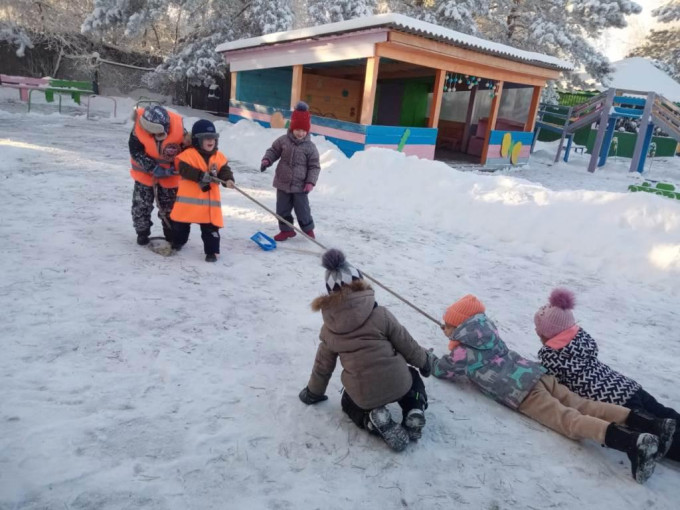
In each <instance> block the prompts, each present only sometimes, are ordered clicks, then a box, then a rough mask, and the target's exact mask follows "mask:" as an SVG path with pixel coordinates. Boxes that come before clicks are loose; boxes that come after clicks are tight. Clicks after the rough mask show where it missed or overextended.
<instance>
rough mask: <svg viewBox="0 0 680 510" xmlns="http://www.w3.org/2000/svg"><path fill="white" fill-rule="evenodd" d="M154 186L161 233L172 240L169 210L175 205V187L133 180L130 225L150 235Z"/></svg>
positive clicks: (141, 232) (140, 232) (139, 231)
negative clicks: (145, 183) (156, 194)
mask: <svg viewBox="0 0 680 510" xmlns="http://www.w3.org/2000/svg"><path fill="white" fill-rule="evenodd" d="M154 188H156V193H158V218H159V219H160V220H161V225H163V235H164V236H165V238H166V239H167V240H168V241H170V242H172V220H171V219H170V211H172V206H173V205H175V198H176V197H177V188H164V187H162V186H160V185H158V184H156V185H154V186H145V185H144V184H141V183H139V182H137V181H135V188H134V191H133V193H132V225H133V226H134V227H135V230H136V231H137V233H138V234H146V235H151V225H153V222H152V221H151V212H152V211H153V206H154V202H155V195H154Z"/></svg>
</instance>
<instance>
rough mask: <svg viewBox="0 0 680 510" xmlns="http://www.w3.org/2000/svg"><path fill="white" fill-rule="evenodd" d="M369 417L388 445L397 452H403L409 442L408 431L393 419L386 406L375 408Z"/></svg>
mask: <svg viewBox="0 0 680 510" xmlns="http://www.w3.org/2000/svg"><path fill="white" fill-rule="evenodd" d="M368 417H369V420H371V423H372V424H373V426H374V427H375V430H376V432H378V434H380V436H381V437H382V438H383V440H384V441H385V443H387V446H389V447H390V448H392V449H393V450H394V451H396V452H401V451H403V450H404V449H405V448H406V446H407V445H408V443H409V436H408V432H406V430H405V429H404V427H402V426H401V425H399V424H398V423H397V422H395V421H394V420H393V419H392V415H391V414H390V412H389V410H388V409H387V408H386V407H379V408H377V409H373V410H372V411H371V412H370V413H369V415H368Z"/></svg>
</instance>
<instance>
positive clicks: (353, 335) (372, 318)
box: [300, 250, 433, 451]
mask: <svg viewBox="0 0 680 510" xmlns="http://www.w3.org/2000/svg"><path fill="white" fill-rule="evenodd" d="M322 264H323V266H324V267H325V268H326V289H327V290H328V295H327V296H326V295H324V296H320V297H318V298H317V299H315V300H314V302H313V303H312V309H313V310H314V311H321V314H322V316H323V322H324V325H323V327H322V328H321V333H320V335H319V338H320V339H321V343H320V344H319V347H318V349H317V352H316V359H315V360H314V368H313V369H312V375H311V377H310V378H309V383H308V384H307V387H306V388H305V389H303V390H302V391H301V392H300V400H302V402H304V403H305V404H307V405H309V404H316V403H317V402H321V401H323V400H327V399H328V397H327V396H325V395H324V394H325V392H326V387H327V386H328V382H329V380H330V378H331V376H332V375H333V371H334V369H335V365H336V363H337V359H338V357H339V358H340V363H341V364H342V368H343V370H342V375H341V379H342V383H343V385H344V387H345V388H344V391H343V394H342V399H341V404H342V410H343V411H344V412H345V413H347V414H348V415H349V417H350V418H351V419H352V421H353V422H354V423H355V424H356V425H357V426H358V427H359V428H362V429H364V428H365V429H368V431H369V432H371V433H376V434H379V435H380V436H381V437H382V438H383V439H384V440H385V442H386V443H387V444H388V445H389V446H390V447H391V448H392V449H394V450H396V451H401V450H403V449H404V448H406V445H407V444H408V443H409V441H412V440H417V439H419V438H420V437H421V435H422V429H423V427H424V426H425V414H424V410H425V409H426V408H427V394H426V393H425V385H424V384H423V381H422V379H421V378H420V376H419V375H418V371H416V370H415V369H414V368H413V367H409V365H413V366H415V367H418V368H419V369H420V373H421V374H422V375H423V377H428V376H429V375H430V367H431V362H430V360H429V358H430V357H432V356H433V355H432V354H431V353H428V351H426V350H425V349H423V348H422V347H421V346H420V345H419V344H418V342H416V341H415V340H414V339H413V338H412V337H411V335H410V334H409V332H408V331H407V330H406V328H404V327H403V326H402V325H401V324H399V322H398V321H397V319H396V318H395V317H394V315H392V314H391V313H390V312H389V311H388V310H387V309H386V308H384V307H382V306H378V304H377V303H376V302H375V293H374V291H373V289H371V287H370V286H369V285H368V284H367V283H366V282H365V281H364V279H363V276H362V274H361V272H360V271H359V270H358V269H356V268H355V267H353V266H352V265H351V264H349V262H347V261H346V260H345V256H344V255H343V253H342V252H341V251H340V250H328V251H327V252H326V253H325V254H324V255H323V259H322ZM395 401H396V402H397V403H398V404H399V405H400V407H401V409H402V415H403V416H402V422H401V424H399V423H396V422H395V421H394V420H393V419H392V415H391V414H390V411H389V410H388V409H387V408H386V407H385V406H386V405H387V404H389V403H391V402H395Z"/></svg>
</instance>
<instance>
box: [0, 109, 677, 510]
mask: <svg viewBox="0 0 680 510" xmlns="http://www.w3.org/2000/svg"><path fill="white" fill-rule="evenodd" d="M55 111H56V109H55V108H54V107H53V106H52V105H50V106H41V105H38V106H37V107H36V112H35V113H34V112H32V113H31V114H30V115H27V114H26V113H25V105H23V104H20V103H10V102H2V103H0V118H1V119H2V122H0V151H2V159H3V165H2V173H1V174H0V175H1V176H2V180H3V183H4V185H3V186H2V188H0V193H1V194H0V214H1V216H0V217H2V218H3V220H2V221H0V234H1V235H2V239H3V241H4V242H3V243H2V247H1V248H0V250H1V252H2V257H1V258H0V260H1V262H0V271H1V273H0V287H1V290H2V291H1V292H0V310H2V311H3V312H2V323H3V329H2V333H1V336H0V338H1V339H2V346H3V356H2V357H0V380H1V381H2V384H0V392H1V397H0V508H3V509H4V508H11V509H14V508H17V509H18V508H21V509H22V510H24V509H26V510H28V509H31V510H33V509H36V510H37V509H43V508H50V509H51V508H55V509H56V508H59V509H62V508H68V509H98V510H99V509H105V510H113V509H178V510H179V509H182V510H183V509H187V508H200V509H211V508H215V509H223V508H244V507H246V506H247V507H249V508H253V509H260V508H277V509H288V508H290V509H293V508H295V509H297V508H320V507H322V506H323V507H324V508H328V509H346V508H366V507H376V506H380V507H382V508H397V507H400V508H415V509H433V508H452V507H453V506H454V505H455V507H469V508H498V509H501V508H503V509H506V508H507V509H510V508H547V507H553V506H554V507H561V508H567V509H570V508H579V509H580V508H589V507H592V506H593V501H598V502H599V505H598V506H599V507H601V508H650V507H654V508H656V509H659V510H664V509H669V510H670V509H674V508H677V494H678V492H677V482H676V480H677V476H678V465H677V464H675V465H673V464H672V463H668V462H664V463H662V464H660V465H658V466H657V470H656V473H655V474H654V476H653V477H652V479H651V480H650V481H649V482H648V483H647V484H646V485H644V486H640V485H638V484H636V483H635V482H634V481H633V480H632V478H631V477H630V468H629V464H628V461H627V459H626V458H625V455H623V454H621V453H620V452H616V451H612V450H608V449H603V448H601V447H600V446H599V445H597V444H594V443H588V442H583V443H577V442H574V441H570V440H568V439H565V438H563V437H560V436H559V435H557V434H555V433H553V432H551V431H549V430H547V429H545V428H543V427H541V426H540V425H538V424H536V423H534V422H532V421H531V420H529V419H527V418H525V417H523V416H521V415H519V414H517V413H513V412H512V411H510V410H508V409H506V408H503V407H502V406H500V405H499V404H496V403H495V402H493V401H491V400H490V399H489V398H487V397H485V396H483V395H481V394H480V393H479V392H478V391H477V390H475V389H474V388H473V387H471V386H469V385H467V384H461V385H454V384H450V383H447V382H445V381H439V380H434V379H432V378H431V379H427V380H426V387H427V390H428V394H429V397H430V407H429V409H428V410H427V420H428V423H427V426H426V428H425V431H424V434H423V439H422V440H421V441H419V442H418V443H417V444H414V445H410V446H409V448H408V449H407V450H406V451H405V452H403V453H402V454H394V453H392V452H390V451H389V450H388V449H387V447H386V446H385V445H384V444H382V443H381V442H380V441H379V440H378V439H376V438H374V437H371V436H369V435H368V434H366V433H365V432H363V431H360V430H359V429H357V428H356V427H355V426H354V425H353V424H352V423H351V422H350V421H349V419H348V418H346V417H345V416H344V415H343V413H342V411H341V409H340V394H339V391H340V388H341V385H340V377H339V375H340V374H339V370H340V368H339V367H338V369H337V370H336V373H335V374H334V376H333V378H332V380H331V384H330V386H329V389H328V395H329V400H328V401H327V402H324V403H321V404H319V405H316V406H310V407H307V406H304V405H303V404H302V403H300V402H299V400H298V399H297V393H298V392H299V391H300V390H301V389H302V388H303V387H304V386H305V384H306V382H307V379H308V376H309V373H310V371H311V368H312V363H313V359H314V354H315V351H316V345H317V342H318V330H319V327H320V325H321V317H320V316H319V315H318V314H315V313H313V312H311V311H310V308H309V303H310V302H311V300H312V299H313V298H314V297H316V296H317V295H319V294H322V293H323V292H324V291H325V289H324V281H323V270H322V268H321V267H320V261H319V259H318V258H317V256H316V255H315V254H317V253H319V251H320V250H319V249H318V248H317V247H316V246H314V245H313V244H311V243H309V242H307V241H305V240H303V239H301V238H300V237H299V236H298V237H297V238H295V239H293V240H291V241H288V242H286V243H282V244H280V248H278V249H277V250H275V251H273V252H263V251H261V250H259V248H258V247H257V246H256V245H255V244H254V243H252V242H251V241H250V240H249V237H250V236H251V235H252V234H253V233H255V232H257V231H260V230H261V231H264V232H266V233H269V234H272V233H275V232H276V230H277V229H276V222H275V220H274V219H273V218H271V217H270V216H269V215H268V214H267V213H266V212H264V211H263V210H261V209H259V208H257V207H255V206H254V205H253V204H252V203H251V202H250V201H248V200H247V199H245V198H244V197H242V196H240V195H239V194H238V193H236V192H232V191H229V190H223V191H222V196H223V211H224V214H225V225H226V227H225V228H224V229H223V230H222V255H221V257H220V259H219V260H218V262H217V263H216V264H206V263H205V262H204V261H203V255H202V246H201V244H202V243H201V242H200V236H199V235H198V233H197V229H196V228H195V227H194V230H193V235H192V237H191V238H190V240H189V243H188V244H187V246H186V247H185V248H184V249H183V250H182V251H181V252H180V253H178V254H177V255H174V256H172V257H168V258H164V257H159V256H158V255H156V254H154V253H152V252H151V251H150V250H147V249H145V248H142V247H139V246H137V245H136V244H135V239H134V232H133V229H132V226H131V221H130V198H131V195H132V180H131V179H130V177H129V174H128V165H129V158H128V153H127V137H128V134H129V131H130V128H131V123H130V121H129V120H125V119H129V116H128V113H129V111H128V112H123V114H122V115H119V117H121V119H119V120H118V121H117V122H112V121H110V120H109V119H107V118H105V116H104V114H102V118H101V119H99V120H96V121H88V120H86V119H85V118H84V116H83V114H82V112H75V111H74V113H76V116H73V114H69V115H58V114H56V113H54V112H55ZM182 112H183V113H184V114H185V115H187V117H185V124H186V126H187V127H189V126H190V125H191V123H192V122H193V121H194V120H196V118H198V117H199V116H204V115H203V114H202V113H201V112H197V111H191V110H188V109H183V110H182ZM217 127H218V130H219V131H220V134H221V138H220V147H221V149H222V150H223V151H224V152H225V154H226V155H227V156H228V157H229V158H230V160H231V164H232V166H233V168H234V170H235V174H236V182H237V185H239V186H240V187H241V188H242V189H243V190H244V191H246V192H247V193H249V194H251V195H252V196H254V197H255V198H257V199H258V200H261V201H263V202H264V203H265V204H266V205H268V206H269V207H270V208H273V207H274V204H275V192H274V190H273V188H271V180H272V178H273V175H272V170H269V171H268V172H265V173H260V171H259V161H260V158H261V156H262V154H263V153H264V150H265V149H266V148H267V146H268V145H269V144H270V143H271V141H272V140H273V139H275V138H276V137H277V136H279V135H280V134H281V133H282V131H277V130H267V129H264V128H262V127H260V126H258V125H255V124H252V123H250V122H248V121H241V122H239V123H238V124H236V125H231V124H229V123H227V122H224V121H218V122H217ZM314 140H315V143H316V144H317V146H318V148H319V151H320V153H321V159H322V167H323V169H322V174H321V177H320V179H319V184H318V186H317V187H316V189H315V190H314V191H313V192H312V195H311V205H312V211H313V214H314V217H315V220H316V223H317V229H316V231H317V234H318V239H319V241H320V242H321V243H323V244H325V245H327V246H336V247H340V248H342V249H343V250H344V251H345V253H346V254H347V256H348V258H349V260H350V261H351V262H352V263H354V264H355V265H356V266H357V267H359V268H361V269H364V270H365V271H366V272H368V273H369V274H371V275H372V276H374V277H376V278H378V279H379V280H381V281H382V282H383V283H384V284H386V285H388V286H389V287H391V288H393V289H394V290H396V291H397V292H399V293H401V294H403V295H404V296H405V297H406V298H408V299H410V300H412V301H414V302H415V303H416V304H417V305H418V306H420V307H422V308H423V309H424V310H426V311H428V312H429V313H431V314H432V315H435V316H439V315H440V314H441V313H442V312H443V310H444V309H445V307H446V306H448V305H449V304H450V303H451V302H453V301H454V300H455V299H457V298H458V297H460V296H462V295H464V294H466V293H468V292H470V293H474V294H476V295H478V296H479V297H480V298H481V299H482V300H483V301H484V302H485V304H486V306H487V309H488V312H489V315H490V316H491V317H493V318H494V319H495V320H496V322H497V324H498V325H499V327H500V329H501V332H502V334H503V337H504V339H505V340H506V341H507V342H508V343H509V344H510V345H511V346H512V347H514V348H515V349H516V350H518V351H519V352H520V353H522V354H524V355H526V356H529V357H533V358H535V354H536V353H537V351H538V349H539V347H540V343H539V341H538V339H537V338H536V336H535V334H534V332H533V321H532V318H533V314H534V312H535V310H536V309H537V308H538V307H539V306H541V305H542V304H544V303H545V302H546V301H547V297H548V295H549V293H550V291H551V289H552V288H553V287H554V286H556V285H566V286H568V287H570V288H571V289H573V290H574V291H575V292H576V298H577V305H576V310H575V313H576V315H577V319H578V320H579V322H580V324H582V325H583V326H584V327H585V328H586V329H587V330H588V331H589V332H590V333H591V334H592V335H593V336H594V337H595V338H596V339H597V340H598V343H599V345H600V353H601V354H600V357H601V359H603V360H604V361H606V362H609V363H611V365H612V366H613V367H615V368H616V369H618V370H620V371H621V372H623V373H624V374H627V375H629V376H632V377H634V378H635V379H637V380H638V381H639V382H640V383H641V384H643V386H644V388H645V389H646V390H647V391H648V392H650V393H651V394H653V395H654V396H655V397H656V398H657V399H659V400H660V401H662V402H663V403H665V404H666V405H669V406H671V407H674V408H676V409H678V408H680V394H678V392H677V391H676V388H677V366H678V360H679V358H680V344H678V342H677V340H675V339H674V338H673V335H672V334H670V335H669V332H672V331H673V330H672V327H673V326H674V325H675V324H676V323H677V321H678V309H679V307H678V298H679V297H680V201H674V200H670V199H668V198H664V197H659V196H655V195H649V194H644V193H629V192H627V191H626V188H627V185H628V184H630V183H631V182H637V181H639V180H640V177H639V176H637V175H630V174H628V173H627V166H626V165H625V163H623V162H619V161H616V160H615V159H614V158H611V159H610V163H609V164H608V165H607V166H606V167H605V168H602V169H598V170H597V172H595V173H594V174H588V172H587V171H586V164H587V156H583V157H582V156H580V155H574V156H573V157H572V160H571V162H570V163H568V164H564V163H560V164H559V165H552V163H551V162H552V156H553V155H554V145H548V146H544V147H540V149H541V150H540V151H539V153H537V155H536V157H535V158H534V159H533V163H532V165H531V167H529V168H523V169H517V170H507V171H505V172H504V173H496V174H493V175H488V174H483V173H474V172H460V171H456V170H453V169H451V168H450V167H448V166H446V165H444V164H442V163H436V162H429V161H423V160H419V159H416V158H413V157H405V156H404V155H403V154H400V153H396V152H393V151H388V150H382V149H372V150H369V151H367V152H364V153H358V154H357V155H355V156H354V157H353V158H352V159H347V158H346V157H345V156H344V155H343V154H342V153H340V152H339V151H338V150H337V149H336V148H335V147H334V146H333V145H332V144H330V143H329V142H327V141H326V140H324V139H323V138H318V137H317V138H315V139H314ZM650 177H653V178H658V179H662V178H663V180H672V181H673V182H676V183H678V181H680V163H679V161H678V158H674V159H666V160H664V159H661V158H657V159H656V160H655V161H654V162H653V165H652V168H651V170H650ZM154 223H155V226H154V229H155V230H154V235H159V234H160V222H159V220H158V219H157V218H155V216H154ZM376 294H377V299H378V301H379V302H380V303H381V304H384V305H386V306H388V307H389V308H390V309H391V310H392V311H393V312H394V313H395V315H396V316H397V317H398V318H399V320H400V321H401V322H402V323H403V324H404V325H405V326H406V327H407V328H408V329H409V331H410V332H411V333H412V334H413V335H414V337H415V338H417V339H418V340H419V341H420V342H421V343H422V345H423V346H425V347H433V348H434V349H435V351H436V352H437V353H440V354H441V353H443V352H444V350H445V348H446V344H447V340H446V339H445V338H444V337H443V336H442V334H441V331H439V329H438V328H437V326H436V325H435V324H433V323H431V322H429V321H428V320H426V319H425V318H423V317H422V316H420V315H418V314H416V313H415V312H414V311H413V310H411V309H410V308H408V307H407V306H405V305H404V304H402V303H401V302H399V301H398V300H396V299H395V298H394V297H392V296H390V295H389V294H387V293H386V292H384V291H381V290H379V289H378V290H377V291H376ZM393 412H394V413H395V414H396V412H397V408H395V409H393Z"/></svg>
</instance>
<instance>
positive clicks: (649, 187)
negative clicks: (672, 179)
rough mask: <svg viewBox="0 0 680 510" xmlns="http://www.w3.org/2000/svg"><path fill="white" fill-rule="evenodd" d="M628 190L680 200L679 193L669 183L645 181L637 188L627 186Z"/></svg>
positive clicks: (634, 185) (633, 185) (636, 186)
mask: <svg viewBox="0 0 680 510" xmlns="http://www.w3.org/2000/svg"><path fill="white" fill-rule="evenodd" d="M628 190H629V191H633V192H635V191H646V192H647V193H654V194H655V195H660V196H663V197H668V198H674V199H676V200H680V192H678V191H676V187H675V186H674V185H673V184H671V183H669V182H658V181H652V180H646V181H644V182H643V183H642V184H640V185H639V186H638V185H636V184H631V185H630V186H628Z"/></svg>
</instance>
